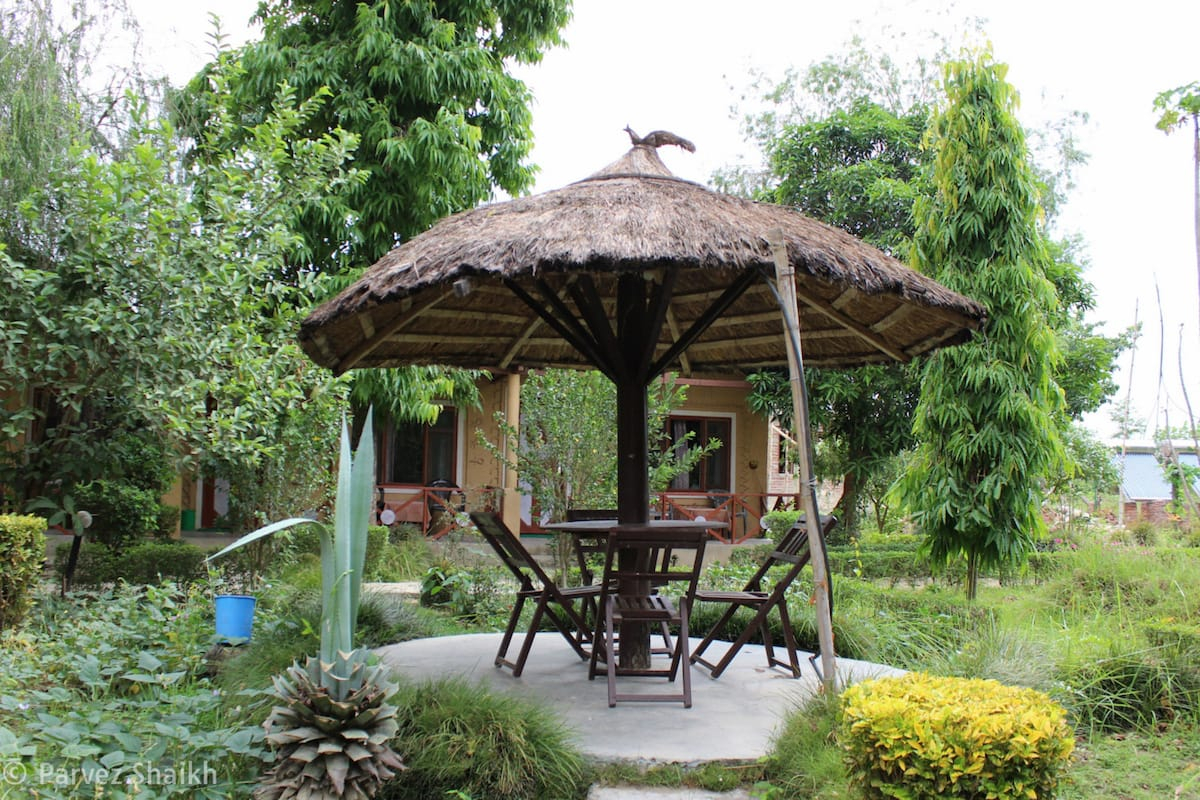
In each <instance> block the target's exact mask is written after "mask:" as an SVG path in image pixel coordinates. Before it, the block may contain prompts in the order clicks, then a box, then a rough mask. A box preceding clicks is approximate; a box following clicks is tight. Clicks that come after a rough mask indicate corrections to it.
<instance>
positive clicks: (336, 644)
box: [209, 413, 404, 800]
mask: <svg viewBox="0 0 1200 800" xmlns="http://www.w3.org/2000/svg"><path fill="white" fill-rule="evenodd" d="M359 441H360V446H359V449H358V457H357V458H352V456H351V453H350V433H349V431H348V430H347V428H346V424H345V422H343V423H342V444H341V456H340V458H339V459H338V482H337V499H336V502H335V505H334V514H333V525H332V530H330V527H329V526H327V525H323V524H321V523H319V522H315V521H313V520H310V519H301V518H292V519H285V520H282V521H280V522H275V523H272V524H270V525H267V526H265V527H263V528H259V529H258V530H256V531H253V532H252V533H248V534H246V535H245V536H243V537H242V538H240V539H238V540H237V541H236V542H234V543H233V544H231V545H229V546H228V547H226V548H225V549H224V550H221V551H220V552H218V553H216V554H214V555H212V556H210V557H209V560H212V559H215V558H219V557H221V556H223V555H225V554H226V553H228V552H230V551H232V550H236V549H237V548H239V547H242V546H243V545H246V544H248V543H249V542H252V541H255V540H257V539H261V538H262V537H264V536H270V535H271V534H273V533H277V532H279V531H282V530H285V529H287V528H292V527H296V526H298V525H315V526H316V527H317V529H318V531H320V534H321V587H322V602H321V650H320V653H319V654H318V655H317V656H315V657H314V656H309V657H308V658H307V659H306V660H305V662H304V663H303V664H301V663H300V662H299V661H297V662H295V663H293V664H292V666H291V667H290V668H288V670H287V671H286V672H285V673H284V674H283V675H279V676H276V677H275V678H274V694H275V696H276V697H277V698H278V700H279V701H280V702H279V705H276V706H275V707H274V708H273V709H272V710H271V714H270V716H268V717H267V720H266V722H265V723H264V726H265V727H266V729H267V737H266V740H267V743H268V744H269V745H271V747H272V748H274V750H275V757H276V760H275V765H274V766H273V767H272V768H271V769H270V771H269V772H268V773H267V774H266V775H264V776H263V779H262V785H261V786H259V787H258V789H256V790H255V796H256V797H260V798H264V800H288V799H289V798H355V799H357V798H369V797H373V796H374V795H375V793H376V792H377V791H378V790H379V787H380V786H381V785H382V784H383V782H384V781H386V780H387V779H389V778H391V777H393V776H394V775H395V774H396V772H397V771H398V770H402V769H404V763H403V762H402V761H401V760H400V757H399V756H398V755H396V753H395V752H394V751H393V750H392V749H391V747H390V745H389V742H390V741H391V739H392V737H393V736H394V735H395V733H396V719H395V716H396V708H395V706H392V705H389V704H388V703H387V699H388V698H389V697H390V696H391V695H392V693H393V692H395V690H396V686H395V684H393V683H391V682H390V681H389V680H388V679H387V675H386V673H385V672H384V670H383V668H382V666H380V665H379V664H372V663H371V653H370V652H369V651H367V650H361V649H355V647H354V626H355V623H356V621H357V619H358V604H359V596H360V593H361V591H362V572H363V560H364V559H365V557H366V551H367V526H368V524H369V521H370V509H371V494H372V491H373V490H374V481H375V450H374V447H372V446H371V442H373V441H374V437H373V433H372V425H371V415H370V414H369V413H368V415H367V422H366V425H365V426H364V427H363V432H362V437H361V438H360V440H359Z"/></svg>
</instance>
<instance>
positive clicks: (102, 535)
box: [74, 480, 159, 550]
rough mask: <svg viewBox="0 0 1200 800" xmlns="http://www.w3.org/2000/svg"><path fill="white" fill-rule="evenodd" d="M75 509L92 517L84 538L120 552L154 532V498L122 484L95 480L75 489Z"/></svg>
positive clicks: (152, 495)
mask: <svg viewBox="0 0 1200 800" xmlns="http://www.w3.org/2000/svg"><path fill="white" fill-rule="evenodd" d="M74 494H75V507H76V508H78V509H81V510H85V511H88V512H90V513H91V515H92V526H91V527H90V528H89V529H88V538H89V539H91V540H92V541H94V542H99V543H100V544H104V545H108V546H109V547H111V548H113V549H114V550H120V549H122V548H123V547H126V546H127V545H130V544H132V543H134V542H136V541H137V540H139V539H144V538H146V537H147V536H151V535H153V534H154V532H155V531H157V530H158V527H159V520H158V513H159V503H158V497H157V496H156V495H155V494H154V492H152V491H150V490H149V489H142V488H139V487H137V486H135V485H133V484H131V483H126V482H124V481H111V480H96V481H92V482H91V483H85V484H82V485H80V486H76V487H75V492H74Z"/></svg>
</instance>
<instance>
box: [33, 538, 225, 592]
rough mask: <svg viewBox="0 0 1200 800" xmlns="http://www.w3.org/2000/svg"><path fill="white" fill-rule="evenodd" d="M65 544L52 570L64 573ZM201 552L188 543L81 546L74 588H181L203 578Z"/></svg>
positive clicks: (68, 549)
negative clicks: (166, 585)
mask: <svg viewBox="0 0 1200 800" xmlns="http://www.w3.org/2000/svg"><path fill="white" fill-rule="evenodd" d="M70 550H71V544H70V543H69V542H63V543H62V544H60V545H59V546H58V550H57V551H55V558H54V568H55V570H56V571H57V572H58V574H59V575H60V576H61V575H63V574H64V573H65V572H66V568H67V557H68V554H69V553H70ZM204 575H205V569H204V551H203V550H201V549H200V548H199V547H196V546H195V545H193V544H190V543H188V542H142V543H141V544H136V545H133V546H131V547H127V548H125V549H124V550H114V549H113V548H111V547H108V546H107V545H104V544H101V543H100V542H84V544H83V547H81V548H80V549H79V560H78V561H77V562H76V564H75V576H74V580H73V582H72V585H74V586H102V585H104V584H111V583H116V582H117V581H119V580H124V581H125V582H126V583H131V584H157V583H159V582H160V581H164V580H170V581H174V582H175V583H178V584H179V585H181V586H185V585H187V584H188V583H191V582H192V581H195V580H199V579H200V578H202V577H204Z"/></svg>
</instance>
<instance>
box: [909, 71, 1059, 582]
mask: <svg viewBox="0 0 1200 800" xmlns="http://www.w3.org/2000/svg"><path fill="white" fill-rule="evenodd" d="M1006 72H1007V69H1006V67H1004V66H1003V65H1000V64H996V63H995V62H994V61H993V60H992V58H991V55H990V53H987V52H985V53H982V54H980V55H979V56H977V57H976V58H975V59H973V60H969V61H959V62H954V63H951V64H949V65H948V66H947V68H946V75H945V81H944V86H945V91H946V96H947V105H946V107H945V109H944V110H943V111H941V112H940V113H939V114H938V115H937V116H936V117H935V119H934V121H933V124H932V127H931V130H930V145H931V147H932V148H933V149H934V154H935V162H934V164H935V166H934V186H935V194H934V195H933V196H932V197H931V198H929V199H922V200H921V201H920V202H918V204H917V207H916V221H917V231H916V235H915V238H914V243H913V260H914V262H915V263H916V265H917V266H918V267H919V268H920V269H921V270H922V271H923V272H925V273H926V274H928V275H931V276H933V277H934V278H935V279H937V280H938V281H940V282H942V283H944V284H945V285H946V286H948V287H950V288H952V289H954V290H956V291H959V292H961V293H963V294H966V295H967V296H969V297H973V298H975V299H976V300H978V301H979V302H981V303H983V304H984V306H985V307H986V308H987V310H988V322H987V325H986V327H985V329H984V330H983V331H982V332H981V333H980V334H978V335H977V336H976V337H975V338H974V339H972V340H971V341H970V342H968V343H966V344H963V345H960V346H958V347H951V348H947V349H945V350H942V351H939V352H938V353H936V354H935V355H934V356H932V357H931V358H930V360H929V362H928V366H927V367H926V371H925V376H924V380H923V382H922V390H921V399H920V402H919V403H918V405H917V411H916V417H915V420H914V424H913V429H914V432H915V433H916V435H917V437H918V439H919V440H920V442H921V443H920V445H919V446H918V448H917V450H916V453H915V455H914V457H913V459H912V460H911V462H910V464H909V467H908V469H907V471H906V473H905V474H904V476H903V477H902V478H901V480H900V482H899V484H898V490H899V492H900V494H901V497H902V498H903V500H904V502H905V505H906V506H907V508H908V509H909V510H910V512H911V514H912V519H913V521H914V523H915V524H916V525H917V527H918V528H919V529H920V530H922V531H923V532H924V533H925V534H926V536H927V537H928V542H927V546H928V549H929V553H930V555H931V557H932V558H933V560H934V562H935V563H941V564H945V563H947V562H949V561H950V560H951V559H954V558H956V557H959V556H963V557H965V559H966V563H967V595H968V597H970V598H974V597H975V593H976V587H977V584H978V576H979V571H980V570H981V569H983V568H987V567H990V566H995V565H999V564H1004V563H1013V562H1018V561H1020V560H1021V559H1022V558H1024V557H1025V555H1026V554H1027V553H1028V551H1029V550H1030V548H1031V547H1032V546H1033V542H1034V541H1035V539H1037V538H1038V537H1039V536H1040V535H1041V534H1042V533H1043V532H1044V528H1045V523H1044V521H1043V519H1042V516H1041V514H1040V506H1041V499H1042V496H1043V493H1044V489H1045V487H1044V481H1045V478H1046V477H1047V476H1048V475H1050V474H1052V473H1053V472H1055V471H1061V470H1062V469H1064V460H1065V459H1064V451H1063V445H1062V442H1061V439H1060V436H1059V433H1058V429H1059V426H1058V420H1059V419H1060V418H1061V417H1062V416H1063V414H1064V401H1063V396H1062V390H1061V389H1060V388H1059V387H1058V384H1057V383H1055V381H1054V370H1055V364H1056V361H1057V359H1058V358H1059V354H1058V349H1057V346H1056V342H1055V338H1054V332H1053V330H1052V329H1051V327H1050V324H1049V317H1050V315H1051V314H1053V313H1055V310H1056V308H1057V303H1058V301H1057V297H1056V295H1055V291H1054V285H1053V283H1051V281H1050V280H1049V279H1048V277H1047V273H1048V272H1049V271H1050V270H1051V269H1052V266H1053V259H1052V257H1051V254H1050V252H1049V250H1048V248H1047V245H1046V241H1045V236H1044V231H1043V228H1042V223H1043V220H1042V215H1041V206H1040V202H1039V184H1038V181H1037V179H1036V177H1035V174H1034V170H1033V168H1032V166H1031V165H1030V163H1029V154H1028V151H1027V148H1026V143H1025V136H1024V132H1023V131H1022V129H1021V126H1020V124H1019V123H1018V122H1017V120H1016V117H1015V116H1014V112H1015V108H1016V102H1017V98H1016V93H1015V91H1014V90H1013V88H1012V86H1011V85H1009V84H1008V83H1007V82H1006V81H1005V74H1006Z"/></svg>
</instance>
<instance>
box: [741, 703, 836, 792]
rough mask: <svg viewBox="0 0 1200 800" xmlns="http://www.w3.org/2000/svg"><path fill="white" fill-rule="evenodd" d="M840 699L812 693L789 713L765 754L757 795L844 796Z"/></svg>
mask: <svg viewBox="0 0 1200 800" xmlns="http://www.w3.org/2000/svg"><path fill="white" fill-rule="evenodd" d="M840 723H841V700H840V699H839V697H838V696H837V695H836V694H832V693H831V694H826V695H815V696H813V697H812V698H810V699H809V700H808V701H807V702H805V703H804V704H803V705H802V706H800V707H799V708H797V709H796V710H794V711H792V712H791V713H790V714H788V716H787V718H786V719H785V720H784V723H783V727H782V728H781V729H780V730H779V732H778V733H777V734H776V735H775V738H774V740H773V741H772V744H771V752H770V753H768V754H767V758H766V762H765V770H764V773H765V774H764V778H765V782H764V783H763V784H760V785H759V786H758V787H757V788H758V790H759V792H760V795H759V796H763V797H771V798H776V797H778V798H783V797H804V798H813V800H818V799H819V798H834V797H838V798H840V797H847V796H848V788H847V787H848V785H849V775H848V773H847V772H846V764H845V759H844V755H843V752H842V749H841V747H839V746H838V742H837V731H838V726H839V724H840Z"/></svg>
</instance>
